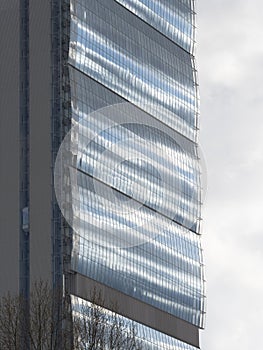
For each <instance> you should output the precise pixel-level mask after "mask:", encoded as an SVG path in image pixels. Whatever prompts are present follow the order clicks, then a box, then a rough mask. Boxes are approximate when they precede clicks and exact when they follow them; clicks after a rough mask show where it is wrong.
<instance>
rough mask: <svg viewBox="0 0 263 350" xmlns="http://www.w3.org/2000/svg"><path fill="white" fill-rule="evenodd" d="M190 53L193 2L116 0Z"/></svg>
mask: <svg viewBox="0 0 263 350" xmlns="http://www.w3.org/2000/svg"><path fill="white" fill-rule="evenodd" d="M116 1H117V2H119V3H120V4H122V5H123V6H125V7H126V8H127V9H129V10H130V11H132V12H133V13H134V14H136V15H137V16H139V17H140V18H142V19H143V20H145V22H147V23H149V24H150V25H152V26H153V27H155V28H156V29H158V30H159V31H160V32H161V33H163V34H164V35H166V36H167V37H168V38H170V39H172V40H173V41H174V42H176V43H177V44H178V45H180V46H181V47H182V48H184V49H185V50H187V51H189V52H190V53H192V52H193V49H194V19H195V17H194V6H193V5H194V0H177V1H174V0H116Z"/></svg>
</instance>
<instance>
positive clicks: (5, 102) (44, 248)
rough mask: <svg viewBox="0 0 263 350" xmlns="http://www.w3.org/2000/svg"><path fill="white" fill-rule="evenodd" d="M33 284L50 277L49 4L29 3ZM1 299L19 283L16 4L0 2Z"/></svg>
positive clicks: (10, 0)
mask: <svg viewBox="0 0 263 350" xmlns="http://www.w3.org/2000/svg"><path fill="white" fill-rule="evenodd" d="M29 30H30V57H29V60H30V108H29V111H30V245H31V256H30V259H31V262H30V269H31V281H33V280H34V279H35V278H39V277H41V278H43V279H50V277H51V221H50V220H51V163H50V160H51V150H50V147H51V129H50V113H51V107H50V101H51V89H50V86H51V74H50V2H49V1H43V0H31V1H30V26H29ZM0 48H1V50H0V91H1V93H0V162H1V163H0V295H1V294H3V293H5V292H7V291H12V292H14V293H17V292H18V283H19V1H18V0H1V2H0Z"/></svg>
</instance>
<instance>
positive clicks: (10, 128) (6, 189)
mask: <svg viewBox="0 0 263 350" xmlns="http://www.w3.org/2000/svg"><path fill="white" fill-rule="evenodd" d="M18 5H19V1H18V0H1V1H0V92H1V93H0V295H1V294H2V293H3V292H5V291H7V290H10V291H12V292H14V293H16V292H17V291H18V275H19V255H18V252H19V6H18Z"/></svg>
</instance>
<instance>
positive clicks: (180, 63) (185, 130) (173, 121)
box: [69, 0, 198, 140]
mask: <svg viewBox="0 0 263 350" xmlns="http://www.w3.org/2000/svg"><path fill="white" fill-rule="evenodd" d="M164 39H165V38H164V37H163V35H161V34H160V33H159V32H158V31H156V30H154V29H153V28H151V27H150V26H146V25H145V24H144V23H143V22H142V21H141V20H140V19H138V18H136V16H131V13H130V12H129V11H127V10H126V9H125V8H123V7H122V6H120V5H118V4H117V3H116V2H114V1H112V0H109V1H106V2H105V1H101V0H96V1H95V0H88V1H84V0H79V1H77V0H75V1H74V0H72V1H71V36H70V52H69V57H70V63H71V64H72V65H73V66H74V67H76V68H78V69H79V70H80V71H82V72H84V73H86V74H88V75H89V76H91V77H92V78H93V79H96V80H97V81H99V82H100V83H102V84H104V85H105V86H107V87H108V88H109V89H111V90H113V91H114V92H116V93H117V94H118V95H120V96H122V97H123V98H125V99H127V100H128V101H130V102H132V103H134V104H136V105H137V106H139V107H141V108H144V109H146V112H149V113H150V114H152V115H153V116H154V117H155V118H158V119H160V120H161V121H162V122H164V123H165V124H167V125H169V126H170V127H171V128H174V129H176V130H178V131H179V132H180V133H181V134H183V135H185V136H186V137H188V138H190V139H192V140H195V139H196V127H197V114H198V100H197V92H196V82H195V74H194V70H193V58H192V56H191V55H189V54H188V53H186V52H185V51H184V50H182V49H181V48H180V47H179V46H177V45H175V44H173V43H172V42H171V41H170V40H164Z"/></svg>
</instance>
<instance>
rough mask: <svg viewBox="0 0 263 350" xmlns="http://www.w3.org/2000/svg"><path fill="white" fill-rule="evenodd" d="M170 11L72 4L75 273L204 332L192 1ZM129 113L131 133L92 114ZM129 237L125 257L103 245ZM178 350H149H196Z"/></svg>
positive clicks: (76, 0)
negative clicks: (132, 115) (106, 110)
mask: <svg viewBox="0 0 263 350" xmlns="http://www.w3.org/2000/svg"><path fill="white" fill-rule="evenodd" d="M120 3H122V5H124V6H126V7H127V8H128V9H129V10H130V11H131V12H133V13H134V14H136V15H138V17H141V19H139V18H137V17H136V16H135V15H134V14H131V12H129V11H127V9H125V7H124V6H121V5H120ZM168 3H169V4H168ZM142 4H143V5H144V7H143V8H144V10H145V11H144V12H143V14H142V12H140V13H139V12H138V11H139V10H138V9H140V8H142ZM162 4H163V5H164V4H166V5H167V6H166V8H169V9H170V10H169V13H168V12H167V11H166V12H162V11H164V10H163V5H162ZM178 4H180V6H179V5H178V9H177V4H176V5H175V3H174V2H172V1H168V0H164V1H163V2H160V1H158V0H154V1H146V0H141V1H133V0H130V1H128V0H127V1H125V0H118V1H114V0H107V1H102V0H96V1H95V0H71V26H70V28H71V32H70V49H69V71H70V88H71V91H70V96H71V108H72V118H73V119H72V124H73V125H76V126H77V127H78V137H79V139H78V149H77V151H76V153H75V156H76V168H75V170H76V173H77V188H78V191H77V192H75V193H73V197H72V199H73V206H72V211H73V221H74V227H77V228H78V229H77V230H76V232H74V236H73V250H72V269H73V270H75V271H78V272H79V273H81V274H83V275H86V276H88V277H90V278H92V279H94V280H97V281H99V282H101V283H104V284H106V285H108V286H110V287H112V288H115V289H117V290H120V291H122V292H123V293H126V294H128V295H130V296H132V297H134V298H137V299H139V300H142V301H144V302H146V303H148V304H150V305H153V306H155V307H157V308H159V309H161V310H164V311H166V312H167V313H171V314H173V315H175V316H177V317H179V318H181V319H183V320H185V321H187V322H190V323H192V324H194V325H196V326H199V327H203V322H204V312H205V306H204V300H205V296H204V276H203V260H202V248H201V245H200V237H199V235H197V234H196V233H200V224H199V223H200V206H201V203H200V193H201V185H200V169H199V164H198V154H197V146H196V144H195V143H194V142H193V141H195V140H196V137H197V122H198V98H197V88H196V77H195V70H194V61H193V57H192V55H191V54H190V53H189V52H192V47H193V18H192V16H193V13H192V5H191V4H192V1H189V0H181V1H178ZM135 5H136V6H135ZM135 9H136V11H137V12H138V13H136V12H135ZM160 14H162V18H163V20H162V21H158V19H157V17H158V16H160ZM143 16H146V17H143ZM147 16H148V17H147ZM169 16H170V17H169ZM190 17H191V18H190ZM142 19H144V20H145V21H147V22H148V23H149V24H150V25H151V26H152V27H155V28H156V29H158V30H159V31H160V32H162V33H163V34H165V35H166V36H167V37H170V39H172V40H174V42H175V43H177V44H179V45H181V47H179V46H178V45H177V44H175V43H173V42H172V41H171V40H169V39H168V38H167V37H165V36H164V35H162V34H160V33H158V31H157V30H156V29H154V28H152V27H151V26H148V25H146V24H145V23H144V22H143V21H142ZM157 23H158V24H157ZM184 25H185V32H184V36H183V35H181V34H180V31H184V27H183V26H184ZM171 36H172V37H171ZM185 50H188V51H189V52H187V51H185ZM127 101H129V102H131V103H132V107H133V110H136V113H135V114H136V115H137V121H136V120H135V122H131V121H130V116H129V115H128V116H127V115H126V112H125V110H122V113H123V115H122V116H123V119H122V120H121V122H118V123H113V122H112V121H114V118H113V119H111V117H110V116H108V115H106V114H104V113H102V112H98V109H100V108H102V107H107V106H112V105H116V104H122V103H124V102H127ZM127 104H128V103H127ZM137 107H138V108H137ZM94 111H97V112H96V113H94ZM98 113H99V115H98ZM115 117H116V116H115ZM87 134H89V135H93V136H92V139H86V135H87ZM127 155H128V156H127ZM109 194H110V195H109ZM115 202H117V203H121V208H122V210H116V206H115V204H116V203H115ZM134 208H135V209H134ZM127 232H128V233H129V240H130V242H129V244H127V246H124V247H123V246H121V247H117V248H116V247H113V246H112V245H111V243H112V241H114V239H116V235H118V236H120V237H122V240H124V241H125V239H126V235H127ZM145 237H147V239H145ZM162 336H164V335H162ZM173 341H176V340H175V339H173ZM167 344H169V342H168V343H167ZM178 344H179V343H171V344H169V346H170V347H168V345H167V347H165V346H166V345H165V346H164V345H162V346H161V347H159V348H158V346H157V347H153V349H157V348H158V349H160V348H164V349H166V348H167V349H177V348H178V349H187V350H188V349H191V350H192V349H193V348H191V347H188V345H187V346H186V347H183V346H185V345H183V346H181V345H180V346H181V347H180V346H179V345H178Z"/></svg>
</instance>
